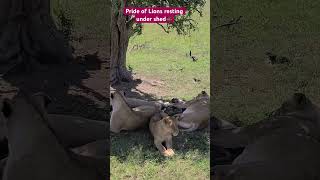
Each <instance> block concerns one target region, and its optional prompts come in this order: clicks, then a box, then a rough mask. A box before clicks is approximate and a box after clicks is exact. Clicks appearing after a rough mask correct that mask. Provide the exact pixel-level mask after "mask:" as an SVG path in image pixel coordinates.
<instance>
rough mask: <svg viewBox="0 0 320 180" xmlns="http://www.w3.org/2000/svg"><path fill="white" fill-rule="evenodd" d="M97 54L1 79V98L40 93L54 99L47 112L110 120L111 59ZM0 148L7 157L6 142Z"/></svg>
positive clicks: (78, 57)
mask: <svg viewBox="0 0 320 180" xmlns="http://www.w3.org/2000/svg"><path fill="white" fill-rule="evenodd" d="M106 49H107V48H106ZM98 54H99V53H98V52H95V53H93V54H90V53H88V54H85V55H79V56H77V58H75V59H73V60H72V61H70V62H69V63H66V64H56V65H54V64H50V65H46V66H45V70H39V71H34V72H29V73H27V72H16V73H10V74H7V75H6V76H4V77H2V78H0V89H1V91H0V92H1V96H3V97H10V98H11V97H13V96H14V95H15V94H16V93H17V92H18V90H19V89H22V90H24V91H26V92H27V93H30V94H32V93H36V92H39V91H41V92H44V93H46V94H48V95H49V96H50V97H51V98H52V103H51V104H50V105H49V107H48V113H51V114H66V115H74V116H81V117H85V118H89V119H93V120H99V121H108V120H109V80H108V69H107V68H105V67H108V62H109V57H103V56H99V55H98ZM102 54H103V53H102ZM103 60H104V61H103ZM102 61H103V62H102ZM2 67H3V66H2ZM3 69H5V68H3ZM1 73H3V72H0V74H1ZM108 131H109V128H108V129H106V138H108ZM0 148H1V149H0V150H1V153H0V156H2V155H4V156H5V155H6V154H7V152H8V150H7V142H6V141H3V142H2V143H0Z"/></svg>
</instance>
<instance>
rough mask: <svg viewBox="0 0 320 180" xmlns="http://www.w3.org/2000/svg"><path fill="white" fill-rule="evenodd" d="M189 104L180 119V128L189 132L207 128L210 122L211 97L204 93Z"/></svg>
mask: <svg viewBox="0 0 320 180" xmlns="http://www.w3.org/2000/svg"><path fill="white" fill-rule="evenodd" d="M187 104H188V106H187V109H186V110H185V111H184V112H183V113H182V114H181V115H180V117H179V121H178V122H177V123H178V126H179V127H180V128H183V129H184V130H183V131H187V132H191V131H195V130H197V129H202V128H205V127H207V126H208V124H209V120H210V110H209V95H208V94H207V93H206V92H205V91H202V92H201V93H200V94H199V95H198V96H197V97H195V98H194V99H193V100H191V101H189V102H187Z"/></svg>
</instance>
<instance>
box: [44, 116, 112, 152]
mask: <svg viewBox="0 0 320 180" xmlns="http://www.w3.org/2000/svg"><path fill="white" fill-rule="evenodd" d="M48 123H49V124H50V126H51V127H52V128H53V129H54V131H55V133H56V136H57V138H58V139H59V140H60V141H61V143H62V144H63V145H64V147H71V148H72V147H77V146H81V145H84V144H87V143H90V142H93V141H96V140H101V139H107V129H108V122H106V121H96V120H92V119H87V118H83V117H79V116H71V115H62V114H48Z"/></svg>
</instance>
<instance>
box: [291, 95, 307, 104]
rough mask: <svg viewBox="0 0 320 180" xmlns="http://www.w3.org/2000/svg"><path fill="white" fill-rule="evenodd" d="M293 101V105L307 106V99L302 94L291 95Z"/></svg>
mask: <svg viewBox="0 0 320 180" xmlns="http://www.w3.org/2000/svg"><path fill="white" fill-rule="evenodd" d="M293 99H294V101H295V103H296V104H298V105H305V104H307V97H306V95H304V94H302V93H295V94H294V95H293Z"/></svg>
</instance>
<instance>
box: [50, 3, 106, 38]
mask: <svg viewBox="0 0 320 180" xmlns="http://www.w3.org/2000/svg"><path fill="white" fill-rule="evenodd" d="M51 7H52V14H53V17H54V19H55V21H58V19H57V17H56V14H55V11H56V10H58V9H59V8H60V9H62V10H63V11H64V12H65V13H66V15H67V17H68V18H71V19H72V20H73V23H74V25H75V27H74V29H73V31H74V33H73V36H75V37H78V38H79V37H82V38H84V39H96V40H102V39H106V38H109V33H110V31H108V27H109V26H110V24H109V23H110V20H111V19H110V18H111V16H110V3H109V2H108V1H105V0H90V1H85V0H80V1H79V0H66V1H65V0H52V1H51Z"/></svg>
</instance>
